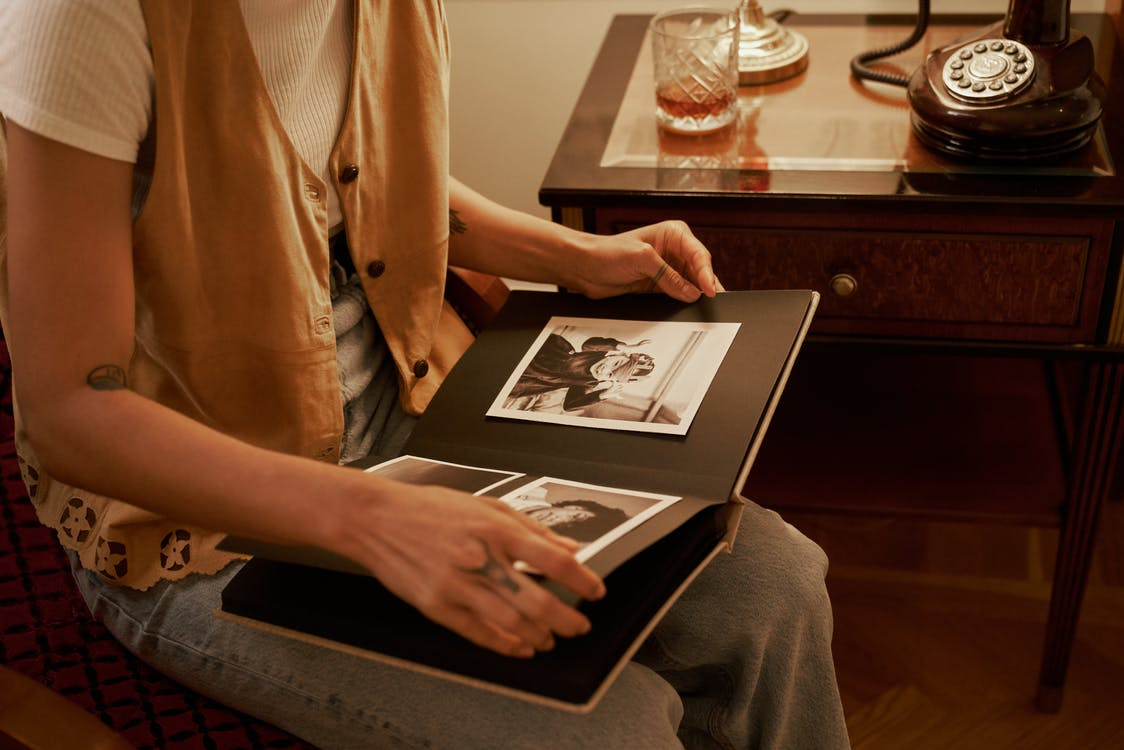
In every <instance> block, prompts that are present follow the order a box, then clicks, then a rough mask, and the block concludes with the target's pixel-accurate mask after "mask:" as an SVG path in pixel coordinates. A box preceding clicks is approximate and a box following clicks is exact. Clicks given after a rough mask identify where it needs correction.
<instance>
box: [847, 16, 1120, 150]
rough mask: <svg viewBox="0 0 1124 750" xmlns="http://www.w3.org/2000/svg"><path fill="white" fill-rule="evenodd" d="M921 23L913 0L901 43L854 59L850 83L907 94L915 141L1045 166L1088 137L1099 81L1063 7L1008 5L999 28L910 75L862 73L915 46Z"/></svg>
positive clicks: (962, 42) (932, 58)
mask: <svg viewBox="0 0 1124 750" xmlns="http://www.w3.org/2000/svg"><path fill="white" fill-rule="evenodd" d="M928 20H929V0H919V5H918V18H917V25H916V27H915V28H914V31H913V34H912V35H911V36H910V37H909V38H908V39H906V40H905V41H903V42H901V43H900V44H897V45H894V46H893V47H889V48H886V49H880V50H873V51H871V52H867V53H864V54H861V55H857V56H856V57H855V58H854V59H853V60H852V61H851V71H852V74H853V75H855V76H856V77H857V78H861V79H866V80H875V81H880V82H883V83H891V84H895V85H900V86H905V87H906V89H907V92H908V98H909V105H910V110H911V111H910V121H911V123H912V126H913V132H914V134H915V135H916V136H917V138H918V140H919V141H920V142H921V143H923V144H924V145H926V146H928V147H929V148H931V149H933V150H936V151H939V152H941V153H944V154H947V155H951V156H954V157H959V158H966V159H985V160H1031V159H1032V160H1052V159H1058V158H1060V157H1063V156H1065V155H1067V154H1070V153H1072V152H1074V151H1076V150H1077V149H1079V148H1082V147H1083V146H1085V145H1086V144H1087V143H1088V142H1089V140H1090V139H1091V138H1092V135H1093V132H1094V131H1095V129H1096V126H1097V122H1098V121H1099V119H1100V117H1101V112H1102V106H1101V102H1102V101H1103V99H1104V84H1103V82H1102V81H1101V80H1100V78H1099V77H1098V76H1097V74H1096V71H1095V70H1094V58H1093V45H1092V42H1091V41H1090V40H1089V39H1088V38H1087V37H1086V36H1085V35H1084V34H1082V33H1081V32H1079V31H1075V30H1071V29H1070V27H1069V2H1068V0H1011V2H1010V5H1009V7H1008V11H1007V16H1006V17H1005V18H1004V19H1003V20H1002V21H1000V22H998V23H995V24H993V25H991V26H988V27H985V28H983V29H980V30H978V31H976V32H974V33H971V34H969V35H967V36H966V37H963V38H961V39H958V40H957V41H956V42H954V43H952V44H950V45H947V46H945V47H942V48H940V49H937V50H934V51H933V52H931V53H930V54H929V56H928V58H927V59H926V60H925V62H924V64H922V65H921V67H920V68H918V69H917V70H916V71H915V72H914V73H913V75H912V76H909V77H906V76H901V75H897V74H894V73H889V72H887V71H884V70H874V69H871V68H869V67H867V63H868V62H871V61H873V60H876V59H880V58H883V57H888V56H889V55H892V54H897V53H898V52H902V51H904V50H906V49H909V48H910V47H912V46H913V45H914V44H916V43H917V42H918V41H920V39H921V38H922V37H923V36H924V34H925V30H926V28H927V26H928Z"/></svg>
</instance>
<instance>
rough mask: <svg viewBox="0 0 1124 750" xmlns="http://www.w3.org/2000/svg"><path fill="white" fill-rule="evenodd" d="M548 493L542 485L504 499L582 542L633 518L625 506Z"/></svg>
mask: <svg viewBox="0 0 1124 750" xmlns="http://www.w3.org/2000/svg"><path fill="white" fill-rule="evenodd" d="M548 494H549V493H548V491H547V489H546V488H545V487H543V486H541V485H540V486H538V487H533V488H531V489H529V490H526V491H523V492H520V493H519V494H517V495H515V496H513V497H508V498H505V499H504V503H506V504H507V505H508V506H510V507H511V508H513V509H515V510H516V511H518V512H520V513H525V514H527V515H529V516H530V517H531V518H533V519H535V520H536V521H538V522H539V523H541V524H542V525H544V526H546V527H548V528H550V529H551V530H552V531H554V532H555V533H556V534H561V535H562V536H565V537H569V538H570V539H573V540H574V541H576V542H578V543H579V544H580V545H582V546H585V545H587V544H589V543H590V542H594V541H596V540H598V539H600V538H601V537H602V536H604V535H605V534H608V533H609V532H610V531H612V530H613V529H615V528H617V527H618V526H620V525H621V524H623V523H625V522H627V521H628V519H629V518H630V516H629V514H628V513H626V512H625V511H623V510H622V509H620V508H615V507H613V506H610V505H605V504H604V503H600V502H598V501H596V500H589V499H586V498H573V499H567V500H562V501H558V502H554V503H552V502H550V500H549V499H548V497H547V496H548Z"/></svg>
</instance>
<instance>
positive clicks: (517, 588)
mask: <svg viewBox="0 0 1124 750" xmlns="http://www.w3.org/2000/svg"><path fill="white" fill-rule="evenodd" d="M379 481H380V482H385V484H384V485H383V486H382V487H381V488H380V491H379V493H378V494H379V499H378V500H377V501H374V502H371V503H369V504H366V506H365V508H363V509H362V510H361V511H360V512H361V517H360V518H359V519H356V520H357V521H358V522H357V523H355V524H354V526H352V527H351V529H349V530H348V531H349V536H350V537H351V539H350V543H349V544H347V546H348V547H351V548H353V549H355V550H357V551H356V552H348V554H349V556H351V557H352V558H353V559H356V560H357V561H359V562H361V563H363V564H364V565H365V566H366V567H368V568H369V569H370V570H371V572H372V573H373V574H374V575H375V576H376V577H377V578H378V579H379V580H380V581H381V582H382V583H383V585H385V586H386V587H387V588H388V589H390V590H391V591H392V592H394V593H395V594H396V595H398V596H399V597H401V598H402V599H404V600H405V601H407V602H408V603H410V604H411V605H413V606H414V607H416V608H417V609H418V610H419V611H420V612H421V613H422V614H424V615H425V616H426V617H428V618H430V619H431V620H433V621H435V622H437V623H439V624H441V625H444V626H445V627H447V628H449V629H450V630H453V631H454V632H456V633H458V634H460V635H462V636H463V637H465V638H467V639H468V640H470V641H472V642H473V643H476V644H477V645H480V646H483V647H485V648H489V649H492V650H493V651H497V652H500V653H503V654H508V655H512V656H523V657H529V656H532V655H533V654H534V652H535V651H536V650H538V651H544V650H548V649H550V648H552V647H553V646H554V637H555V636H556V635H558V636H563V637H573V636H577V635H582V634H584V633H586V632H588V630H589V627H590V624H589V621H588V619H586V617H585V616H584V615H583V614H581V613H580V612H578V611H577V610H576V609H574V608H573V607H570V606H568V605H566V604H564V603H563V602H562V601H561V600H560V599H559V598H558V597H557V596H555V595H554V594H552V593H551V592H549V591H547V590H546V589H545V588H543V587H542V586H540V585H539V584H538V583H536V582H535V581H534V580H533V579H532V578H531V577H529V576H528V575H526V574H525V573H522V572H520V571H519V570H517V569H516V567H515V565H514V563H515V562H516V561H520V562H523V563H526V564H527V565H529V566H530V567H531V568H532V569H534V570H536V571H538V572H540V573H542V574H543V575H545V576H546V577H548V578H551V579H553V580H555V581H557V582H559V583H561V584H562V585H564V586H566V587H567V588H568V589H570V590H571V591H573V592H574V593H575V594H577V595H578V596H580V597H582V598H584V599H598V598H600V597H601V596H603V595H604V591H605V589H604V584H603V583H602V582H601V580H600V579H599V578H598V577H597V575H596V574H595V573H594V572H593V571H591V570H590V569H589V568H587V567H586V566H584V565H582V564H581V563H579V562H578V561H577V560H576V559H575V558H574V552H575V550H576V549H577V548H578V545H577V543H576V542H573V541H572V540H570V539H568V538H566V537H562V536H559V535H558V534H555V533H554V532H552V531H550V529H548V528H547V527H545V526H543V525H542V524H540V523H538V522H536V521H534V520H533V519H531V518H529V517H527V516H525V515H523V514H520V513H518V512H516V511H514V510H512V509H511V508H509V507H508V506H507V505H505V504H504V503H502V502H500V501H499V500H496V499H495V498H490V497H474V496H472V495H469V494H466V493H463V492H457V491H454V490H449V489H445V488H442V487H432V486H414V485H408V484H401V483H398V482H391V481H389V480H384V479H380V480H379Z"/></svg>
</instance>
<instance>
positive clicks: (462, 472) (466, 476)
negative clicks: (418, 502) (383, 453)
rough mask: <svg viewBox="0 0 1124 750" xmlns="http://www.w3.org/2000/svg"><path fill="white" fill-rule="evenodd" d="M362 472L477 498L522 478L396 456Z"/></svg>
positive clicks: (451, 464)
mask: <svg viewBox="0 0 1124 750" xmlns="http://www.w3.org/2000/svg"><path fill="white" fill-rule="evenodd" d="M365 471H368V472H370V473H372V474H378V475H379V476H384V477H387V478H389V479H395V480H398V481H399V482H407V483H409V484H434V485H438V486H440V487H449V488H451V489H454V490H461V491H463V492H468V493H469V494H472V495H480V494H483V493H485V492H487V491H488V490H490V489H492V488H493V487H498V486H499V485H501V484H503V483H504V482H509V481H511V480H512V479H515V478H516V477H521V476H523V475H522V474H520V473H519V472H514V471H498V470H496V469H481V468H479V467H477V466H464V465H462V464H453V463H448V462H446V461H434V460H433V459H430V458H420V457H418V456H409V455H406V456H399V457H398V458H392V459H390V460H389V461H383V462H382V463H381V464H376V465H375V466H372V467H370V468H368V469H366V470H365Z"/></svg>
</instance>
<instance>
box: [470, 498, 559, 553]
mask: <svg viewBox="0 0 1124 750" xmlns="http://www.w3.org/2000/svg"><path fill="white" fill-rule="evenodd" d="M479 499H480V500H481V501H483V502H486V503H488V504H489V505H491V506H492V507H493V508H497V509H498V510H501V511H503V513H504V514H506V515H507V516H509V517H510V518H513V519H515V520H516V521H518V522H519V523H520V524H521V525H522V526H523V527H524V528H526V529H528V530H530V531H532V532H534V533H535V534H538V535H539V536H541V537H543V538H545V539H547V540H549V541H550V542H552V543H554V544H558V545H560V546H562V547H564V548H566V549H567V550H568V551H570V552H574V551H576V550H579V549H581V543H579V542H578V541H577V540H575V539H571V538H570V537H568V536H563V535H561V534H559V533H558V532H556V531H554V529H552V528H550V527H549V526H547V525H546V524H544V523H539V522H538V521H536V520H535V519H534V518H531V517H530V516H528V515H527V514H526V513H520V512H519V511H517V510H515V509H514V508H512V507H511V506H510V505H508V504H507V503H505V502H503V501H502V500H498V499H496V498H493V497H489V496H487V495H481V496H480V497H479Z"/></svg>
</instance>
